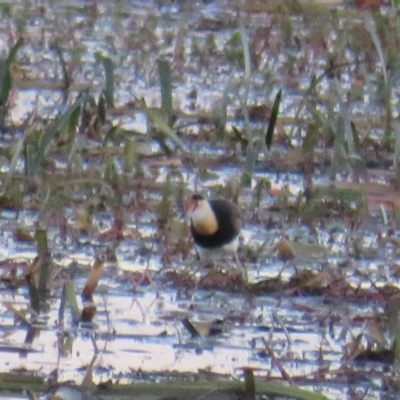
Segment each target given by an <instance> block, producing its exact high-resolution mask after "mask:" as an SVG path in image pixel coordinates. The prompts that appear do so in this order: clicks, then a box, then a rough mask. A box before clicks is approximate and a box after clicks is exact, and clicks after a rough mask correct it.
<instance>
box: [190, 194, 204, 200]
mask: <svg viewBox="0 0 400 400" xmlns="http://www.w3.org/2000/svg"><path fill="white" fill-rule="evenodd" d="M192 199H193V200H194V201H198V200H204V197H203V196H202V195H201V194H194V195H193V196H192Z"/></svg>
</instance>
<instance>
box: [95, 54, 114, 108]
mask: <svg viewBox="0 0 400 400" xmlns="http://www.w3.org/2000/svg"><path fill="white" fill-rule="evenodd" d="M95 57H96V59H97V61H98V62H100V63H101V64H103V67H104V72H105V75H106V83H105V85H104V90H103V93H104V98H105V101H106V105H107V107H110V108H114V63H113V61H112V59H111V57H109V56H105V55H104V54H102V53H101V52H99V51H98V52H96V53H95Z"/></svg>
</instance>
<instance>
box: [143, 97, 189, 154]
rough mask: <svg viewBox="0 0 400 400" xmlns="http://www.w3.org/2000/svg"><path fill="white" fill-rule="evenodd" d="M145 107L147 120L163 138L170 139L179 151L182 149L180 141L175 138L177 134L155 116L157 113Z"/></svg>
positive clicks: (182, 145)
mask: <svg viewBox="0 0 400 400" xmlns="http://www.w3.org/2000/svg"><path fill="white" fill-rule="evenodd" d="M144 106H145V111H146V115H147V118H148V119H149V120H150V121H151V122H153V124H154V125H155V126H156V128H157V129H158V130H159V131H160V132H161V133H163V134H164V135H165V136H167V137H169V138H170V139H172V140H173V141H174V142H175V143H176V144H177V145H178V146H179V147H180V148H181V149H184V147H185V146H184V144H183V142H182V140H181V139H179V137H178V136H177V134H176V133H175V132H174V131H173V130H172V129H171V128H170V127H169V126H168V124H166V123H165V122H164V121H163V119H162V118H161V117H160V116H159V115H158V114H157V112H156V111H155V110H154V109H150V108H148V107H147V106H146V104H145V105H144Z"/></svg>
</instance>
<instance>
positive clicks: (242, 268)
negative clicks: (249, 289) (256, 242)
mask: <svg viewBox="0 0 400 400" xmlns="http://www.w3.org/2000/svg"><path fill="white" fill-rule="evenodd" d="M234 254H235V260H236V264H237V265H238V267H239V268H240V269H241V270H242V273H243V278H244V280H245V282H246V283H248V282H249V276H248V273H247V267H246V265H244V264H242V263H241V262H240V260H239V256H238V254H237V252H236V251H235V252H234Z"/></svg>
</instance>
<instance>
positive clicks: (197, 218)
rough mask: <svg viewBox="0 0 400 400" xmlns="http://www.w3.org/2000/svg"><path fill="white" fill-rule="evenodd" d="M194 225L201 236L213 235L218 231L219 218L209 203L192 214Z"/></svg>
mask: <svg viewBox="0 0 400 400" xmlns="http://www.w3.org/2000/svg"><path fill="white" fill-rule="evenodd" d="M191 218H192V225H193V228H194V230H195V231H196V233H198V234H199V235H213V234H214V233H215V232H216V231H217V230H218V221H217V218H216V216H215V214H214V212H213V210H212V209H211V207H210V205H209V204H208V203H205V204H204V205H202V207H198V208H196V210H195V211H194V212H193V213H192V216H191Z"/></svg>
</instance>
